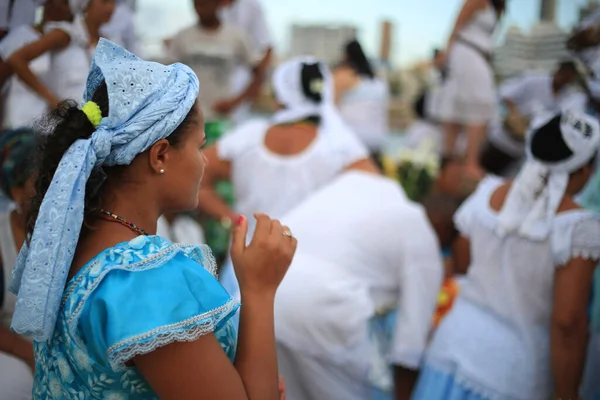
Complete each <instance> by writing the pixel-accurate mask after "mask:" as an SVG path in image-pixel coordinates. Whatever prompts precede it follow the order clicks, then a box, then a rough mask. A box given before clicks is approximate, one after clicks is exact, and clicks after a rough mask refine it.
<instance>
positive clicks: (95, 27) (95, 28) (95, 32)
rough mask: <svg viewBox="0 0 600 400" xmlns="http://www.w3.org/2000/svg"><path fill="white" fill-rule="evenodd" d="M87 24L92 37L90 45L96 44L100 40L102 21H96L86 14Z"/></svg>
mask: <svg viewBox="0 0 600 400" xmlns="http://www.w3.org/2000/svg"><path fill="white" fill-rule="evenodd" d="M85 26H86V27H87V31H88V35H89V37H90V46H91V45H96V44H97V43H98V41H99V40H100V27H101V26H102V24H101V23H99V22H97V21H94V20H93V19H92V18H90V15H89V14H87V15H86V16H85Z"/></svg>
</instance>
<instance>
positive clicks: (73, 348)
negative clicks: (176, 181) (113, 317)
mask: <svg viewBox="0 0 600 400" xmlns="http://www.w3.org/2000/svg"><path fill="white" fill-rule="evenodd" d="M182 256H185V258H183V257H182ZM178 257H179V258H178ZM177 259H180V260H181V259H183V260H184V261H185V262H186V266H185V267H186V268H187V270H186V271H183V272H181V274H185V273H189V272H188V271H190V270H191V271H193V269H192V268H196V267H197V269H202V267H203V268H204V269H205V270H206V271H208V273H209V274H206V271H204V272H203V273H204V274H205V275H200V274H199V275H198V277H196V276H194V279H203V278H202V277H203V276H206V277H208V279H203V282H202V284H204V285H205V286H208V287H210V288H211V289H212V290H213V291H215V290H222V293H226V292H225V291H224V289H222V287H220V285H219V283H218V281H217V280H216V276H215V273H216V266H215V263H214V259H213V258H212V255H211V254H210V250H208V249H207V248H200V247H195V246H182V245H176V244H172V243H170V242H168V241H167V240H165V239H162V238H160V237H157V236H149V237H148V236H140V237H138V238H136V239H134V240H132V241H131V242H128V243H121V244H119V245H117V246H115V247H112V248H110V249H108V250H105V251H104V252H103V253H101V254H99V255H98V256H97V257H96V258H95V259H93V260H92V261H90V262H89V263H88V264H87V265H86V266H85V267H84V268H82V269H81V270H80V271H79V273H78V274H77V275H76V276H75V277H74V278H73V279H72V280H71V282H70V283H69V285H68V286H67V289H66V290H65V294H64V297H63V300H62V304H61V308H60V311H59V316H58V320H57V324H56V329H55V330H54V334H53V335H52V337H51V339H50V340H49V341H47V342H35V344H34V346H35V359H36V373H35V378H34V380H35V382H34V390H33V398H34V399H53V400H75V399H77V400H84V399H86V400H88V399H106V400H137V399H158V397H157V396H156V395H155V394H154V392H153V391H152V389H151V388H150V386H149V385H148V383H147V382H146V381H145V380H144V378H143V377H142V376H141V374H140V373H139V372H138V371H137V370H136V368H135V367H130V366H127V362H128V361H130V360H131V359H132V358H133V357H134V356H136V355H140V354H146V353H148V352H150V351H152V350H154V349H156V348H158V347H161V346H165V345H167V344H169V343H172V342H175V341H183V340H185V341H190V340H195V339H197V338H198V337H200V336H202V335H205V334H208V333H211V332H212V333H214V334H215V336H216V337H217V339H218V341H219V343H220V344H221V347H222V348H223V351H224V352H225V353H226V354H227V356H228V358H229V359H230V360H231V361H232V362H233V360H234V358H235V349H236V329H235V327H234V326H233V323H232V321H231V320H230V316H231V315H233V313H234V312H235V311H236V310H237V308H238V306H239V304H238V303H237V302H235V301H234V300H233V299H231V298H230V297H229V295H228V294H226V295H225V296H222V297H220V298H219V299H218V300H217V301H213V302H207V303H206V304H211V306H212V304H219V303H223V304H221V305H220V306H219V307H216V308H213V309H206V310H202V313H201V314H199V315H195V316H193V317H190V318H189V319H188V320H189V321H191V322H186V320H184V321H182V326H174V325H177V324H172V325H168V326H165V325H164V321H162V320H161V316H157V318H156V319H157V320H156V322H155V321H151V324H155V325H156V327H155V329H153V330H151V332H150V333H148V332H146V334H144V333H142V334H140V335H138V336H139V337H140V338H139V339H137V338H138V336H136V337H135V338H136V339H131V340H126V341H125V340H123V341H121V342H119V343H115V344H114V345H113V346H112V347H111V349H112V348H116V350H110V349H109V351H113V353H110V352H109V351H107V353H106V354H104V356H103V357H101V356H102V354H100V355H99V354H94V352H95V349H97V348H98V347H99V343H101V342H103V341H104V340H107V339H106V338H107V337H109V336H108V335H106V337H105V338H101V337H94V338H92V339H91V340H90V338H85V340H84V336H85V333H86V329H89V328H87V327H89V325H90V324H92V323H93V321H89V320H86V317H87V316H89V315H91V314H90V313H89V312H87V313H86V311H85V310H86V305H88V304H87V303H86V302H88V301H91V300H90V298H92V297H93V296H94V295H95V292H96V291H99V290H100V289H98V288H99V287H100V285H101V283H102V281H103V280H105V279H108V278H107V276H108V277H110V279H112V280H111V281H110V286H111V287H112V286H114V285H115V282H117V283H118V282H119V279H122V278H121V277H123V276H124V275H119V274H115V272H117V273H118V272H121V271H127V272H132V274H129V275H127V276H129V277H133V278H134V279H137V277H138V276H139V273H140V272H143V271H148V270H153V272H155V273H163V275H164V279H163V280H161V285H163V286H165V287H168V286H169V280H170V279H172V280H174V281H176V280H177V277H176V276H174V271H175V273H176V272H177V271H178V269H173V268H172V267H173V265H171V266H170V267H169V265H170V263H171V264H173V263H174V262H175V260H177ZM163 270H164V271H165V272H161V271H163ZM111 274H113V275H111ZM211 293H212V292H211ZM215 293H221V292H215ZM149 296H150V298H157V297H159V296H160V293H150V294H149ZM222 299H225V301H222ZM189 300H190V299H189V298H187V297H186V295H185V294H182V295H181V299H173V298H170V299H164V298H162V299H161V298H157V299H156V301H157V302H160V301H163V302H164V301H171V302H178V301H179V303H178V304H177V305H178V308H185V307H182V306H181V305H183V304H186V303H189ZM208 300H210V299H208ZM116 301H123V300H122V299H117V300H116ZM95 306H96V305H95V304H94V307H95ZM194 310H196V309H194ZM185 312H187V311H184V313H185ZM190 312H191V311H190ZM123 313H124V314H123V315H118V316H117V317H118V319H119V320H121V321H129V322H128V324H131V325H134V326H135V325H136V324H137V321H136V318H142V317H141V316H138V315H126V314H125V313H126V311H123ZM142 313H143V312H142ZM177 317H179V315H178V316H177ZM145 323H146V324H147V321H146V322H145ZM143 326H145V325H143ZM112 328H114V327H111V326H110V325H106V326H105V327H104V329H103V331H104V330H106V331H111V330H112ZM117 329H118V328H117ZM155 330H156V331H158V332H159V333H160V334H156V335H152V334H151V333H152V331H155ZM98 336H102V334H100V335H98ZM123 342H127V352H121V353H120V352H119V351H120V350H122V347H121V346H120V343H123ZM107 345H110V343H107ZM111 356H112V358H111Z"/></svg>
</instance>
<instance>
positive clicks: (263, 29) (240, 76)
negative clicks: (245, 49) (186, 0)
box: [220, 0, 273, 124]
mask: <svg viewBox="0 0 600 400" xmlns="http://www.w3.org/2000/svg"><path fill="white" fill-rule="evenodd" d="M220 17H221V20H222V21H223V23H225V24H228V25H231V26H234V27H236V28H238V29H239V30H241V31H242V32H243V33H244V34H245V35H246V37H247V38H249V39H250V44H251V46H252V47H253V51H254V52H255V53H256V54H260V55H262V60H261V62H260V68H259V71H261V72H262V73H263V74H266V72H267V70H268V69H269V67H270V65H271V60H272V56H273V38H272V36H271V32H270V30H269V26H268V24H267V19H266V17H265V13H264V10H263V7H262V6H261V4H260V3H259V1H258V0H222V8H221V13H220ZM251 81H252V70H251V69H250V68H248V67H247V66H245V65H241V66H238V68H237V69H236V71H235V73H234V74H233V77H232V82H231V85H232V86H231V89H232V94H233V95H234V96H239V95H240V94H242V93H243V92H244V90H245V89H246V88H247V87H248V85H249V84H250V82H251ZM263 81H264V76H261V83H262V82H263ZM256 89H257V90H256V91H255V93H251V95H250V100H255V99H256V98H257V97H258V95H259V94H260V86H258V87H257V88H256ZM250 106H251V104H250V102H249V101H245V102H243V103H242V104H241V105H239V106H238V107H237V108H236V109H235V110H234V111H233V112H232V113H231V116H230V117H231V119H232V121H233V122H234V123H235V124H239V123H241V122H243V121H245V120H246V119H248V117H249V113H250Z"/></svg>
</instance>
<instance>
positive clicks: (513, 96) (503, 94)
mask: <svg viewBox="0 0 600 400" xmlns="http://www.w3.org/2000/svg"><path fill="white" fill-rule="evenodd" d="M530 79H531V77H527V76H520V77H517V78H513V79H509V80H508V81H507V82H505V83H503V84H502V85H501V86H500V87H499V88H498V93H499V95H500V98H501V99H502V100H505V99H507V100H511V101H513V102H516V103H519V102H520V101H521V99H522V98H523V96H524V94H525V93H526V91H527V86H528V85H527V84H528V83H529V81H530Z"/></svg>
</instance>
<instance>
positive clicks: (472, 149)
mask: <svg viewBox="0 0 600 400" xmlns="http://www.w3.org/2000/svg"><path fill="white" fill-rule="evenodd" d="M485 130H486V126H485V124H478V125H467V126H466V127H465V133H466V135H467V149H466V152H465V173H466V174H467V175H468V176H469V177H473V178H476V179H479V178H482V177H483V176H484V175H485V172H484V170H483V168H482V167H481V164H480V162H479V160H480V156H481V147H482V145H483V141H484V139H485Z"/></svg>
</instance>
